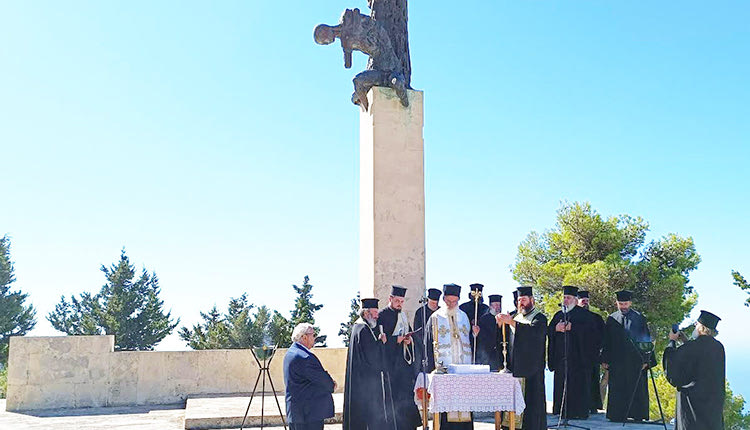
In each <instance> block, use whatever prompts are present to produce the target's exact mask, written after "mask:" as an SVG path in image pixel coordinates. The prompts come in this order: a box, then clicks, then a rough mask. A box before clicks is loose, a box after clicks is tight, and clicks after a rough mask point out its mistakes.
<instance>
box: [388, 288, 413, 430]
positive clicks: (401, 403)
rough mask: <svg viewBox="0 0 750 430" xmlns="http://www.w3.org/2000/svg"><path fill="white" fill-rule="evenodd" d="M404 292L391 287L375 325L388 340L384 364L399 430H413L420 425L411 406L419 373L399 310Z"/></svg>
mask: <svg viewBox="0 0 750 430" xmlns="http://www.w3.org/2000/svg"><path fill="white" fill-rule="evenodd" d="M405 296H406V288H404V287H401V286H399V285H394V286H393V287H392V288H391V295H390V296H389V298H388V306H387V307H385V308H383V309H382V310H381V311H380V313H379V315H378V324H379V325H380V326H381V327H382V328H383V332H384V333H385V334H386V336H387V341H386V344H385V361H386V366H387V368H388V372H389V373H390V375H391V387H392V389H393V403H394V405H395V408H396V424H397V428H398V430H414V429H415V428H417V426H418V425H420V423H421V421H422V420H421V417H420V415H419V409H417V404H416V403H414V382H415V381H416V379H417V373H418V371H419V357H418V356H416V353H417V351H416V349H415V345H414V339H413V338H412V335H413V331H412V328H411V325H410V324H409V321H408V319H407V317H406V313H404V312H402V311H401V309H402V307H403V304H404V297H405Z"/></svg>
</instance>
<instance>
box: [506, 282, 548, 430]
mask: <svg viewBox="0 0 750 430" xmlns="http://www.w3.org/2000/svg"><path fill="white" fill-rule="evenodd" d="M518 306H519V309H520V311H519V312H518V313H517V314H516V316H515V317H511V316H510V315H508V314H500V315H498V316H497V317H496V318H497V321H498V323H504V324H509V325H510V327H511V330H512V331H513V332H514V333H515V335H514V339H515V340H514V343H513V348H512V357H513V376H515V377H517V378H524V379H525V383H526V389H525V392H524V395H523V397H524V401H525V402H526V409H525V410H524V411H523V425H522V428H523V430H545V429H546V428H547V400H546V398H545V394H544V365H545V345H546V342H547V317H546V316H544V314H543V313H542V312H541V310H540V309H538V308H537V307H536V306H535V304H534V296H533V292H532V288H531V287H519V288H518Z"/></svg>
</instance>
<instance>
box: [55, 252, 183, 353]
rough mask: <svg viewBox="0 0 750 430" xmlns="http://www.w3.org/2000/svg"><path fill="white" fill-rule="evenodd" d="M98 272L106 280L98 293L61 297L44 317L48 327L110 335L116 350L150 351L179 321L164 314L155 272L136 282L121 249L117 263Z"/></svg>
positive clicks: (144, 273) (142, 274) (142, 273)
mask: <svg viewBox="0 0 750 430" xmlns="http://www.w3.org/2000/svg"><path fill="white" fill-rule="evenodd" d="M101 271H102V272H103V273H104V276H105V278H106V280H107V283H106V284H104V286H103V287H102V289H101V291H99V293H97V294H95V295H92V294H90V293H82V294H81V298H80V299H76V298H75V297H73V296H71V297H70V302H68V301H67V300H65V297H64V296H63V297H61V299H60V303H58V304H57V305H56V306H55V310H54V311H53V312H50V313H49V314H48V315H47V320H48V321H49V322H50V323H51V324H52V327H54V328H55V329H57V330H59V331H62V332H64V333H67V334H69V335H81V334H86V335H95V334H111V335H114V336H115V349H117V350H118V351H119V350H125V351H135V350H151V349H153V348H154V345H156V344H157V343H159V342H160V341H161V340H162V339H164V338H165V337H166V336H167V335H168V334H169V333H171V332H172V330H174V328H175V327H176V326H177V324H178V323H179V318H178V319H177V320H176V321H174V322H173V321H172V319H171V316H170V315H171V312H166V313H164V311H163V309H162V308H163V306H164V302H163V301H162V300H161V299H160V298H159V293H160V291H161V289H160V288H159V279H158V278H157V277H156V274H155V273H153V272H152V273H148V272H147V271H146V269H145V268H144V269H143V271H142V272H141V275H140V277H138V278H137V279H136V273H135V267H134V266H133V265H131V264H130V260H129V259H128V257H127V255H126V254H125V250H124V249H123V250H122V252H121V254H120V261H119V262H117V263H115V264H113V265H112V266H110V267H109V268H108V267H106V266H104V265H102V267H101Z"/></svg>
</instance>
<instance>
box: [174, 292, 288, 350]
mask: <svg viewBox="0 0 750 430" xmlns="http://www.w3.org/2000/svg"><path fill="white" fill-rule="evenodd" d="M253 309H255V313H254V314H253V313H252V310H253ZM201 318H203V323H202V324H196V325H193V328H192V329H188V328H187V327H182V328H180V333H179V334H180V338H181V339H182V340H184V341H185V342H187V345H188V346H189V347H191V348H193V349H196V350H200V349H243V348H252V347H256V346H263V345H269V346H270V345H279V346H281V347H287V346H289V344H288V343H286V344H284V343H283V342H285V341H284V339H285V338H290V337H291V334H290V333H288V327H289V321H288V320H287V319H286V318H284V317H283V316H282V315H281V314H280V313H278V312H277V311H273V310H271V309H269V308H268V307H266V306H260V307H258V308H255V306H254V305H252V304H250V303H248V301H247V293H245V294H242V295H241V296H240V297H237V298H232V299H230V300H229V306H228V307H227V313H226V314H224V315H221V314H220V313H219V311H218V310H217V309H216V306H214V307H213V308H212V309H211V311H209V312H208V313H203V312H201Z"/></svg>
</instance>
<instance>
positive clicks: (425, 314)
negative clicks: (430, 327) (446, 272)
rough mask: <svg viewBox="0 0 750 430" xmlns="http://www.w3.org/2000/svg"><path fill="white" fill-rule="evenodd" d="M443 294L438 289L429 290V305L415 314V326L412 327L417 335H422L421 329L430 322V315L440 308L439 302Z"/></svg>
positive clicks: (423, 306)
mask: <svg viewBox="0 0 750 430" xmlns="http://www.w3.org/2000/svg"><path fill="white" fill-rule="evenodd" d="M441 294H443V292H442V291H440V290H438V289H437V288H430V289H429V290H427V303H425V304H423V305H422V307H420V308H419V309H417V311H416V312H414V324H412V327H414V332H415V333H422V330H421V328H422V327H423V325H424V324H426V323H427V321H429V320H430V315H432V313H433V312H435V311H436V310H438V309H439V308H440V303H439V300H440V295H441Z"/></svg>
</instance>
